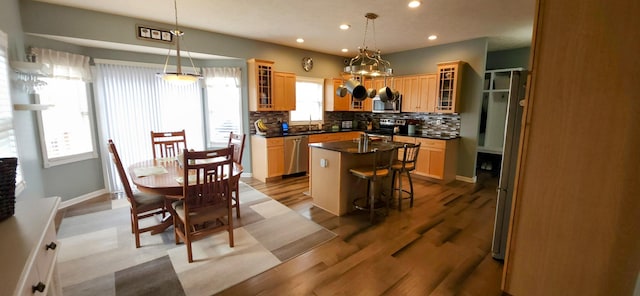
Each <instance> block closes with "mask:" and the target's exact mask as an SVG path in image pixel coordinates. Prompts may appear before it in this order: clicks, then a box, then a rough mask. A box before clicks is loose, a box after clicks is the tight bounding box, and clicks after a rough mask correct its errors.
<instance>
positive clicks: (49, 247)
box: [46, 242, 58, 250]
mask: <svg viewBox="0 0 640 296" xmlns="http://www.w3.org/2000/svg"><path fill="white" fill-rule="evenodd" d="M57 246H58V245H56V243H55V242H50V243H49V244H47V246H46V250H55V249H56V247H57Z"/></svg>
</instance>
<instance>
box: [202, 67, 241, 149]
mask: <svg viewBox="0 0 640 296" xmlns="http://www.w3.org/2000/svg"><path fill="white" fill-rule="evenodd" d="M203 73H204V76H205V78H206V80H205V82H206V84H207V110H208V114H207V121H208V122H207V126H208V127H209V128H208V129H207V130H208V139H207V140H208V144H207V146H208V147H209V148H211V147H220V146H226V145H227V143H228V142H229V133H230V132H234V133H242V104H241V102H242V97H241V94H240V68H223V67H217V68H205V69H204V71H203Z"/></svg>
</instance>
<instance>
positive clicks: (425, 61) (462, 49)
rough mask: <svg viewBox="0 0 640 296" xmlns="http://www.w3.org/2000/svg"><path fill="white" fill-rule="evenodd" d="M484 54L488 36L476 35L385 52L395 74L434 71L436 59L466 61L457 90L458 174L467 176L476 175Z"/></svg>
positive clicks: (469, 177)
mask: <svg viewBox="0 0 640 296" xmlns="http://www.w3.org/2000/svg"><path fill="white" fill-rule="evenodd" d="M486 57H487V40H486V38H479V39H474V40H468V41H462V42H457V43H452V44H445V45H441V46H432V47H428V48H421V49H416V50H410V51H405V52H400V53H395V54H390V55H387V56H385V58H388V59H389V61H390V62H391V64H392V65H393V68H394V71H395V74H397V75H410V74H419V73H435V72H436V71H437V63H439V62H447V61H454V60H462V61H464V62H466V64H465V66H464V69H463V73H462V88H461V91H460V102H459V104H460V107H459V108H460V109H459V110H460V113H459V115H460V137H461V139H460V145H459V148H458V169H457V172H456V173H457V175H458V176H461V177H463V178H464V179H466V180H472V179H474V178H475V175H476V172H475V167H476V156H477V153H476V147H477V145H478V127H479V124H480V108H481V105H482V82H483V79H484V70H485V63H486Z"/></svg>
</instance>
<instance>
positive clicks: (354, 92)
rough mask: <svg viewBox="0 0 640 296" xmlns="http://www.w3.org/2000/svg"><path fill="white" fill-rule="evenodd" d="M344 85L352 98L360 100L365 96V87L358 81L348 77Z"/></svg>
mask: <svg viewBox="0 0 640 296" xmlns="http://www.w3.org/2000/svg"><path fill="white" fill-rule="evenodd" d="M345 87H346V88H347V91H349V93H350V94H351V96H353V98H354V99H356V100H360V101H362V100H364V99H366V98H367V89H366V88H365V87H364V86H362V84H360V82H359V81H357V80H354V79H349V80H347V82H346V83H345Z"/></svg>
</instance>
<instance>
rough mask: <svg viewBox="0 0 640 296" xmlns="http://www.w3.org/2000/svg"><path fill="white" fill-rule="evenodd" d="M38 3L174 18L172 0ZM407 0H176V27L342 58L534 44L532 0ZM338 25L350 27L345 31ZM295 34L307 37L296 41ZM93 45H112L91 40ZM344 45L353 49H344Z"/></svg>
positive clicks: (170, 20)
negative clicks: (481, 42)
mask: <svg viewBox="0 0 640 296" xmlns="http://www.w3.org/2000/svg"><path fill="white" fill-rule="evenodd" d="M36 1H41V2H47V3H52V4H57V5H63V6H71V7H77V8H82V9H88V10H95V11H100V12H105V13H110V14H116V15H123V16H128V17H132V18H138V19H143V20H150V21H155V22H162V23H168V24H174V23H175V14H174V3H173V0H109V1H104V0H36ZM408 2H409V0H347V1H345V0H316V1H303V0H260V1H255V0H254V1H251V0H215V1H213V0H177V7H178V22H179V26H180V28H182V29H183V30H184V31H185V32H186V33H185V34H189V31H188V28H196V29H200V30H205V31H211V32H217V33H223V34H228V35H234V36H239V37H244V38H248V39H255V40H260V41H265V42H271V43H276V44H281V45H285V46H290V47H296V48H302V49H307V50H312V51H318V52H323V53H328V54H333V55H340V56H353V55H355V54H356V53H357V50H358V47H359V46H362V45H363V43H364V45H365V46H367V47H368V48H369V49H380V50H381V52H382V54H383V55H384V54H387V53H394V52H400V51H405V50H411V49H416V48H424V47H429V46H434V45H441V44H446V43H452V42H458V41H463V40H469V39H474V38H480V37H487V38H488V40H489V45H488V46H489V51H494V50H502V49H511V48H518V47H525V46H529V45H530V42H531V35H532V30H533V18H534V10H535V9H534V5H535V1H534V0H486V1H468V0H422V1H421V2H422V5H421V6H419V7H418V8H414V9H411V8H409V7H408V6H407V4H408ZM368 12H373V13H376V14H378V15H379V17H378V18H377V19H376V20H375V22H373V23H372V22H371V21H370V22H369V26H368V30H367V38H366V41H365V38H364V36H365V28H366V27H367V26H366V25H365V24H366V21H367V19H366V18H365V17H364V15H365V14H366V13H368ZM340 24H349V25H350V26H351V28H350V29H349V30H346V31H343V30H340V29H339V28H338V26H339V25H340ZM374 25H375V34H373V29H374ZM429 35H437V36H438V39H436V40H435V41H430V40H428V39H427V37H428V36H429ZM296 38H303V39H304V40H305V41H304V43H297V42H296ZM67 41H69V42H73V43H78V44H81V43H83V41H81V40H72V39H69V40H67ZM84 42H85V44H86V41H84ZM92 46H99V47H100V46H102V47H107V48H108V47H111V48H113V46H115V45H114V44H110V45H109V44H103V45H99V44H97V43H95V42H94V43H92ZM121 46H122V45H121ZM125 46H126V45H125ZM343 48H347V49H348V50H349V51H348V52H347V53H344V52H341V49H343ZM116 49H124V50H127V48H116Z"/></svg>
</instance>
